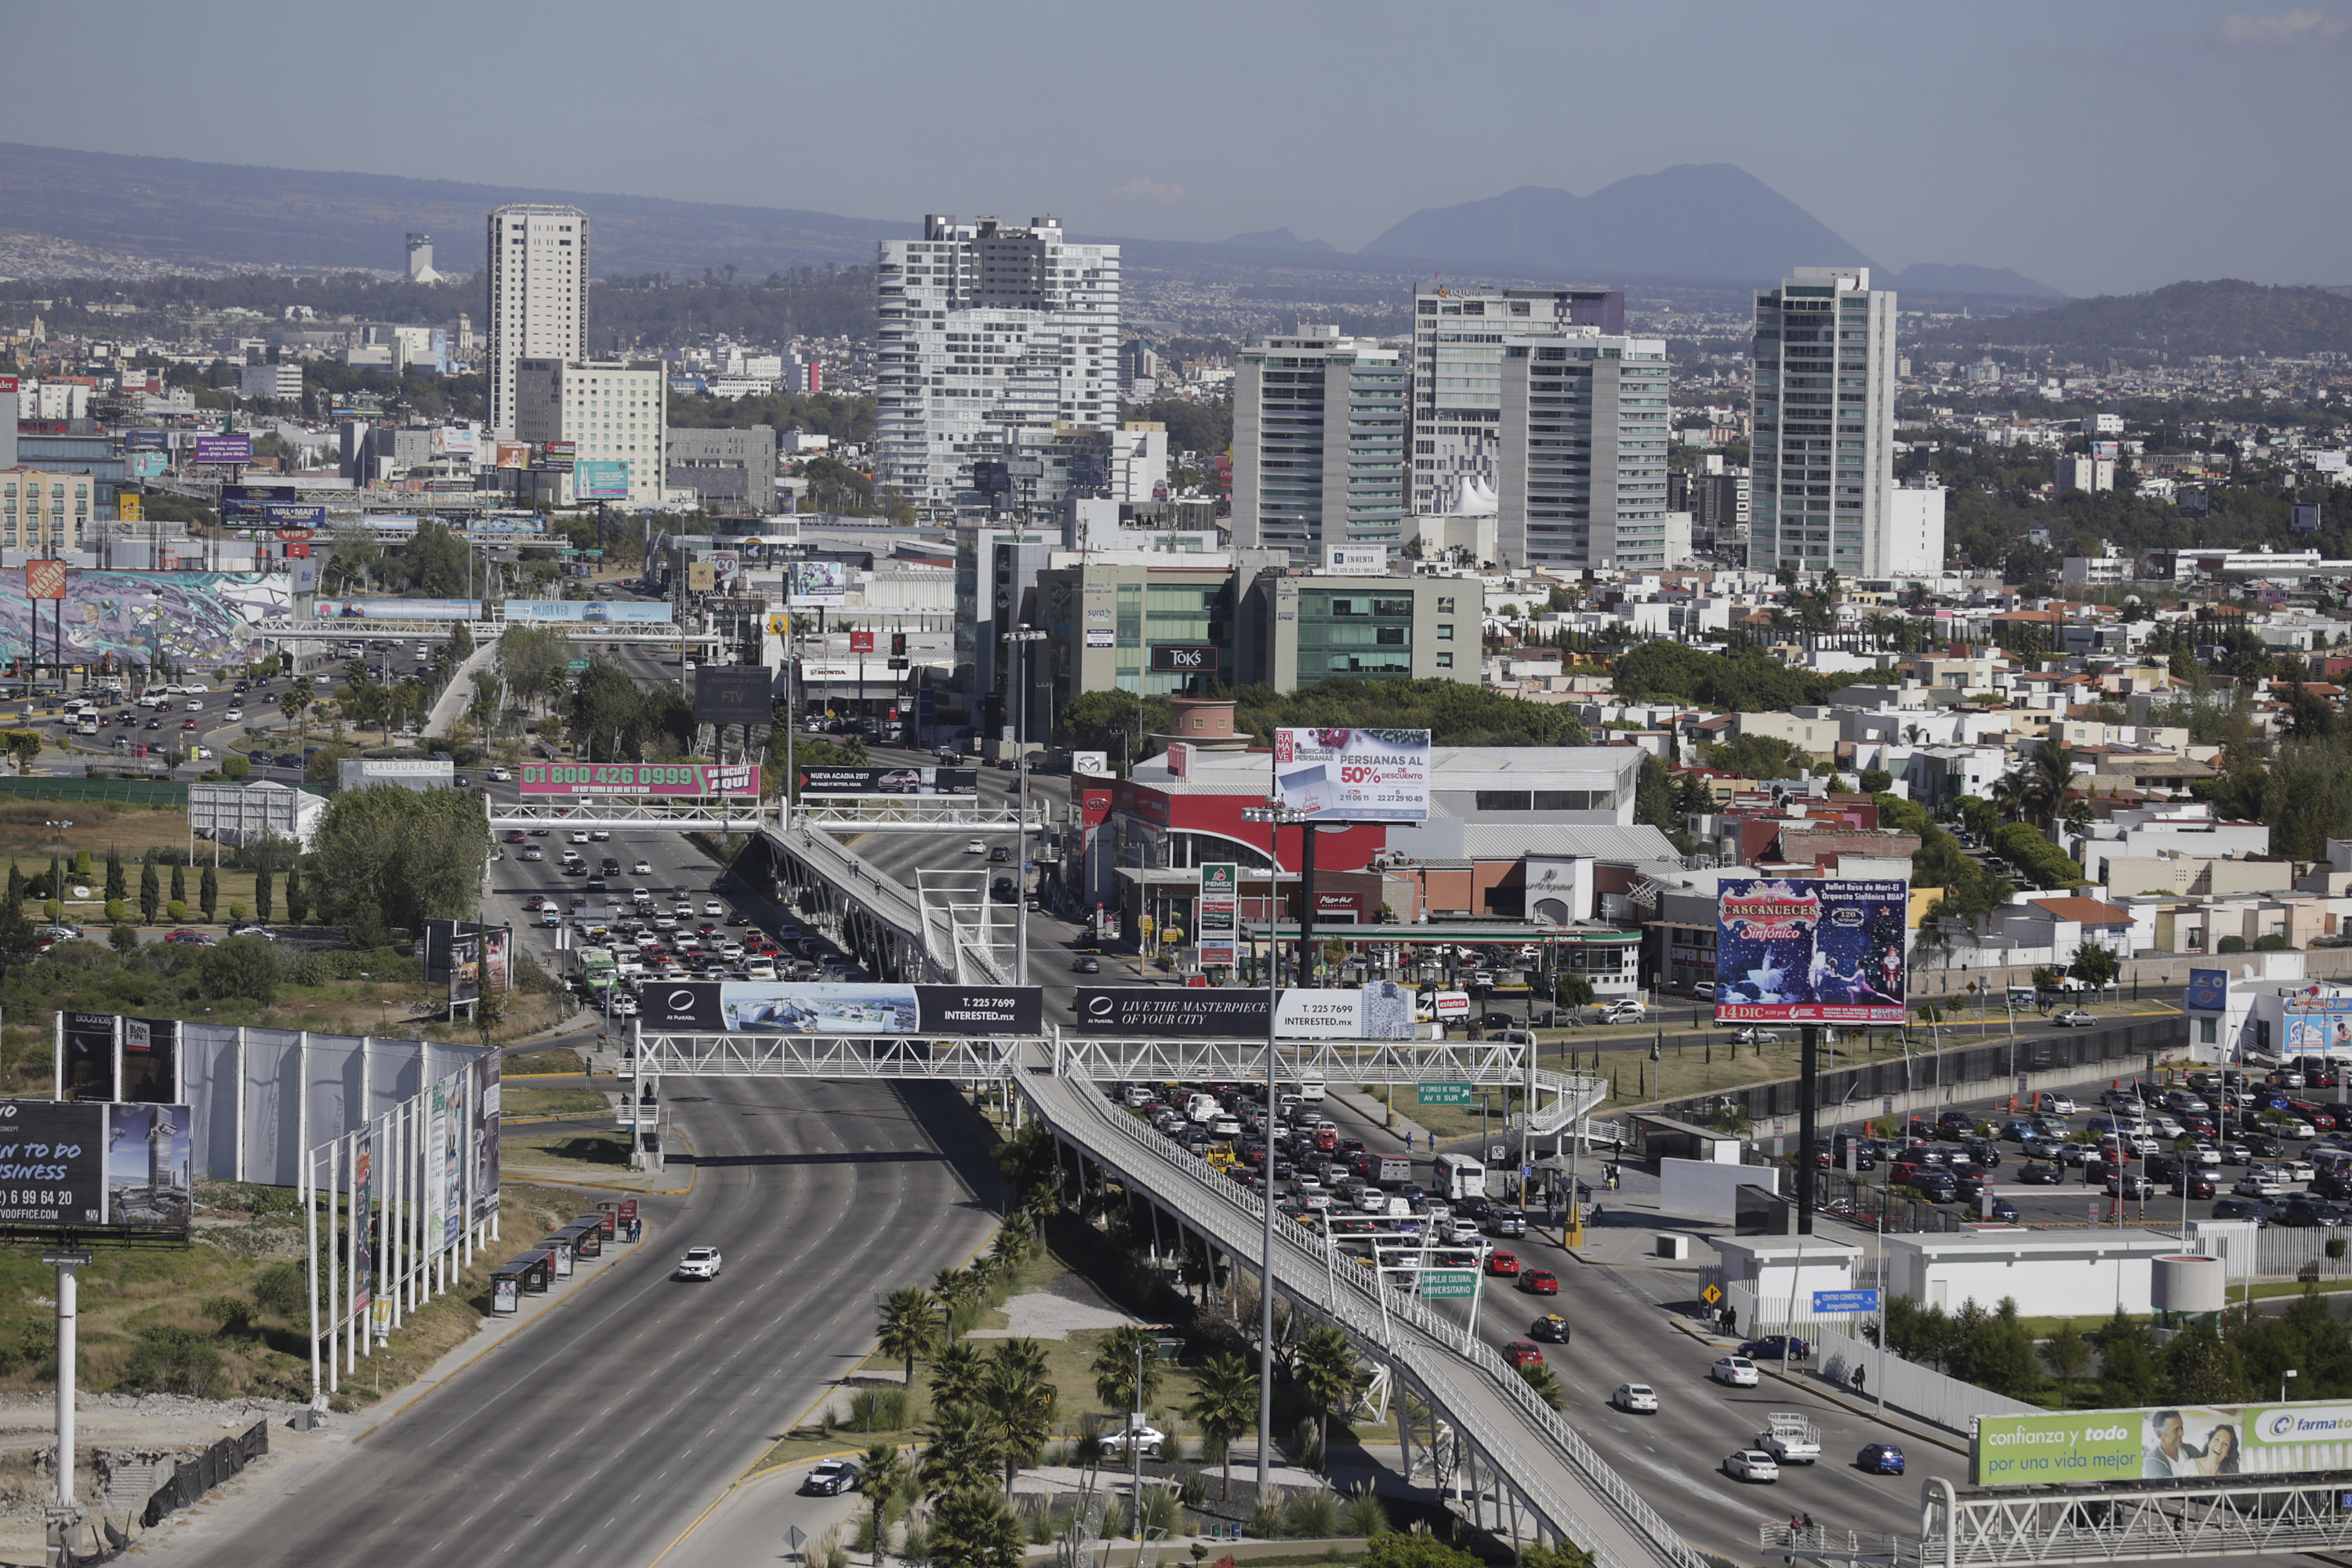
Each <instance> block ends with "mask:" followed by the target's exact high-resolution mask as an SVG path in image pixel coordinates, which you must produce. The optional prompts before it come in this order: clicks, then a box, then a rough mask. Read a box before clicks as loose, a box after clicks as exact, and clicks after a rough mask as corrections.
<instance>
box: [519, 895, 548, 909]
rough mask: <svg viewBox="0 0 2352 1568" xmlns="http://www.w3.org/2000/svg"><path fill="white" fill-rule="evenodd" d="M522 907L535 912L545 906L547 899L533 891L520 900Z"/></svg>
mask: <svg viewBox="0 0 2352 1568" xmlns="http://www.w3.org/2000/svg"><path fill="white" fill-rule="evenodd" d="M522 907H523V908H524V909H527V910H532V911H534V912H536V911H537V910H543V909H545V908H547V900H546V899H545V898H544V897H542V896H541V895H540V894H538V893H533V894H532V895H531V896H530V897H529V898H527V899H525V900H523V901H522Z"/></svg>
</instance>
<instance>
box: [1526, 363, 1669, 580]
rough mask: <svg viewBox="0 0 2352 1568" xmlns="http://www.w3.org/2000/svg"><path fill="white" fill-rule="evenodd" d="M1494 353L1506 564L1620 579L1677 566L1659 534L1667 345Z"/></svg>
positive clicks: (1663, 481) (1663, 530) (1663, 527)
mask: <svg viewBox="0 0 2352 1568" xmlns="http://www.w3.org/2000/svg"><path fill="white" fill-rule="evenodd" d="M1501 355H1502V357H1501V360H1500V363H1499V364H1498V367H1497V368H1498V369H1499V371H1500V379H1501V383H1502V385H1501V393H1500V396H1499V398H1498V403H1499V405H1500V407H1499V416H1500V417H1499V423H1498V426H1497V428H1498V431H1499V436H1498V439H1497V442H1496V447H1497V449H1496V465H1495V479H1496V482H1495V490H1496V518H1495V529H1496V548H1498V549H1499V550H1501V551H1502V552H1503V558H1504V560H1505V561H1506V562H1507V563H1509V564H1511V565H1513V566H1517V567H1547V566H1548V567H1554V568H1572V569H1576V570H1583V569H1587V568H1591V569H1594V570H1602V571H1619V572H1646V571H1664V570H1665V569H1666V568H1668V567H1669V566H1674V565H1677V564H1680V563H1679V562H1678V561H1677V560H1675V554H1676V553H1677V552H1676V551H1675V550H1670V548H1669V546H1668V542H1667V534H1666V529H1667V522H1666V444H1667V442H1668V440H1669V439H1670V438H1671V435H1670V416H1671V412H1672V411H1671V409H1670V408H1669V407H1668V405H1667V397H1666V342H1665V340H1664V338H1633V337H1626V336H1624V335H1622V334H1621V333H1604V332H1599V331H1580V332H1563V333H1546V334H1543V335H1540V336H1528V337H1518V336H1512V337H1506V338H1505V339H1504V340H1503V346H1502V350H1501ZM1687 550H1688V541H1687V540H1684V541H1683V542H1682V544H1681V549H1680V552H1682V553H1686V552H1687Z"/></svg>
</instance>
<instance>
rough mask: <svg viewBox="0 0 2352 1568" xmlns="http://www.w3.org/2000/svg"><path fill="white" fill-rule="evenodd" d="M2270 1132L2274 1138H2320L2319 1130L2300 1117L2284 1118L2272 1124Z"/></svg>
mask: <svg viewBox="0 0 2352 1568" xmlns="http://www.w3.org/2000/svg"><path fill="white" fill-rule="evenodd" d="M2270 1131H2271V1133H2272V1134H2273V1136H2275V1137H2283V1138H2316V1137H2318V1136H2319V1130H2318V1129H2317V1128H2315V1127H2314V1126H2312V1124H2311V1123H2310V1122H2308V1121H2305V1120H2304V1119H2303V1118H2302V1117H2300V1116H2288V1117H2284V1118H2282V1119H2281V1120H2279V1121H2273V1122H2272V1123H2271V1124H2270Z"/></svg>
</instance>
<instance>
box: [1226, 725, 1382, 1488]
mask: <svg viewBox="0 0 2352 1568" xmlns="http://www.w3.org/2000/svg"><path fill="white" fill-rule="evenodd" d="M1267 766H1268V767H1269V768H1271V767H1272V766H1273V761H1272V758H1271V757H1270V756H1269V758H1268V760H1267ZM1267 786H1268V787H1267V793H1266V800H1267V802H1268V803H1269V804H1267V805H1263V806H1244V808H1243V809H1242V820H1243V821H1244V822H1263V823H1265V825H1266V826H1265V865H1266V872H1265V1194H1264V1196H1265V1205H1264V1206H1265V1235H1264V1236H1263V1237H1260V1238H1259V1251H1258V1275H1257V1283H1258V1292H1257V1293H1258V1297H1259V1301H1258V1331H1257V1486H1258V1496H1260V1497H1264V1496H1265V1495H1266V1488H1267V1487H1269V1486H1271V1485H1272V1484H1273V1482H1274V1119H1275V1109H1276V1107H1275V1088H1274V1081H1275V1066H1276V1058H1275V1047H1274V1042H1275V1038H1276V1031H1277V1030H1278V1028H1279V1027H1280V1025H1281V1017H1282V978H1281V977H1282V957H1281V944H1280V942H1279V936H1280V931H1279V930H1278V928H1279V926H1280V923H1281V921H1280V916H1281V912H1282V830H1283V828H1284V827H1285V826H1291V825H1294V824H1298V823H1308V824H1311V823H1312V821H1313V818H1312V816H1310V815H1309V814H1308V813H1307V812H1303V811H1286V810H1284V809H1283V808H1282V806H1281V805H1279V804H1277V803H1278V802H1279V801H1280V799H1281V795H1280V794H1279V792H1278V791H1277V790H1276V788H1275V787H1274V784H1273V781H1272V780H1271V779H1269V780H1268V781H1267ZM1307 831H1308V832H1309V833H1312V832H1313V831H1315V829H1314V828H1313V826H1308V827H1307ZM1300 896H1301V897H1302V898H1303V897H1305V896H1306V889H1304V888H1302V889H1300ZM1306 918H1307V912H1306V910H1304V909H1301V910H1299V920H1300V921H1301V924H1302V928H1303V925H1304V922H1305V921H1306ZM1373 1250H1374V1251H1378V1250H1379V1248H1378V1247H1374V1248H1373Z"/></svg>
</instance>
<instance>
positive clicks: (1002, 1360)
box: [990, 1340, 1045, 1379]
mask: <svg viewBox="0 0 2352 1568" xmlns="http://www.w3.org/2000/svg"><path fill="white" fill-rule="evenodd" d="M990 1360H991V1361H992V1363H994V1364H995V1365H996V1366H998V1367H1002V1368H1003V1369H1005V1370H1006V1371H1009V1372H1012V1373H1015V1374H1016V1375H1018V1376H1021V1377H1027V1378H1036V1379H1043V1378H1044V1377H1045V1346H1044V1345H1041V1344H1039V1343H1038V1342H1036V1341H1035V1340H999V1341H997V1342H996V1353H995V1355H993V1356H992V1357H991V1358H990Z"/></svg>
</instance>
